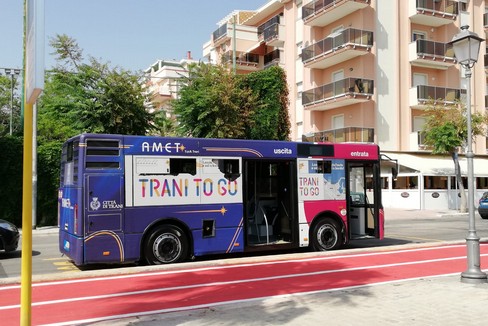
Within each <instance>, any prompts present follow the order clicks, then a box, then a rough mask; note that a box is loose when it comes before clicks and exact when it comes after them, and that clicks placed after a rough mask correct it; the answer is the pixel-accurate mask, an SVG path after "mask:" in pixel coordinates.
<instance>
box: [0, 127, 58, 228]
mask: <svg viewBox="0 0 488 326" xmlns="http://www.w3.org/2000/svg"><path fill="white" fill-rule="evenodd" d="M61 146H62V143H61V142H58V141H53V142H49V143H46V144H40V145H39V146H38V150H37V152H38V155H37V162H38V163H37V175H38V176H37V180H38V181H37V216H36V221H37V225H39V226H44V225H56V223H57V198H58V197H57V189H58V184H59V160H60V157H61ZM0 153H2V159H1V160H0V184H1V187H0V198H2V200H0V218H1V219H4V220H7V221H10V222H12V223H14V224H15V225H17V226H19V227H20V226H21V225H22V178H23V155H22V153H23V138H22V137H13V136H7V137H0Z"/></svg>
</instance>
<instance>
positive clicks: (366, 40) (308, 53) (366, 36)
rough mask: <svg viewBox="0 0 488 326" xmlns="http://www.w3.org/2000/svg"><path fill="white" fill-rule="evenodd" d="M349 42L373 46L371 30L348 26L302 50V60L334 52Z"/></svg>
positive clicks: (354, 44)
mask: <svg viewBox="0 0 488 326" xmlns="http://www.w3.org/2000/svg"><path fill="white" fill-rule="evenodd" d="M349 44H350V45H351V46H362V47H366V48H368V49H369V48H371V47H372V46H373V32H368V31H363V30H360V29H354V28H348V29H345V30H343V31H341V32H339V33H337V34H336V35H333V36H329V37H326V38H324V39H323V40H320V41H318V42H317V43H314V44H312V45H310V46H308V47H306V48H305V49H303V50H302V62H303V63H306V62H307V61H309V60H312V59H314V58H316V57H318V56H320V55H323V54H327V53H331V52H334V51H336V50H338V49H340V48H342V47H344V46H345V45H349Z"/></svg>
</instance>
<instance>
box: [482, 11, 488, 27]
mask: <svg viewBox="0 0 488 326" xmlns="http://www.w3.org/2000/svg"><path fill="white" fill-rule="evenodd" d="M483 26H484V27H485V28H488V13H485V14H483Z"/></svg>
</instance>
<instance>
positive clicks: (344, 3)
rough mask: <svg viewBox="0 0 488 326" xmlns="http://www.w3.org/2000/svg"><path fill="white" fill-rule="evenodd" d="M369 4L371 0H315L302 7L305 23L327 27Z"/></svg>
mask: <svg viewBox="0 0 488 326" xmlns="http://www.w3.org/2000/svg"><path fill="white" fill-rule="evenodd" d="M369 2H370V1H369V0H315V1H313V2H311V3H309V4H307V5H305V6H303V7H302V18H303V23H304V24H305V25H308V26H320V27H322V26H326V25H329V24H330V23H333V22H335V21H336V20H339V19H341V18H342V17H345V16H347V15H349V14H351V13H353V12H355V11H356V10H360V9H363V8H365V7H367V6H369Z"/></svg>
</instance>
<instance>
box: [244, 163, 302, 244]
mask: <svg viewBox="0 0 488 326" xmlns="http://www.w3.org/2000/svg"><path fill="white" fill-rule="evenodd" d="M294 180H296V162H295V161H288V160H287V161H278V160H259V161H258V160H246V161H244V184H245V190H244V191H245V194H244V207H245V220H246V233H247V244H248V245H249V246H260V245H285V244H291V243H292V242H293V241H294V239H295V237H296V236H295V233H296V232H295V227H294V225H297V221H296V216H297V214H296V213H295V211H296V205H295V204H294V203H295V202H296V192H295V190H294V189H296V185H294Z"/></svg>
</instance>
